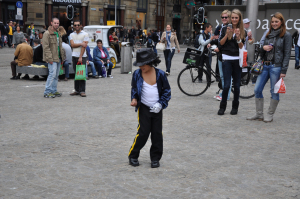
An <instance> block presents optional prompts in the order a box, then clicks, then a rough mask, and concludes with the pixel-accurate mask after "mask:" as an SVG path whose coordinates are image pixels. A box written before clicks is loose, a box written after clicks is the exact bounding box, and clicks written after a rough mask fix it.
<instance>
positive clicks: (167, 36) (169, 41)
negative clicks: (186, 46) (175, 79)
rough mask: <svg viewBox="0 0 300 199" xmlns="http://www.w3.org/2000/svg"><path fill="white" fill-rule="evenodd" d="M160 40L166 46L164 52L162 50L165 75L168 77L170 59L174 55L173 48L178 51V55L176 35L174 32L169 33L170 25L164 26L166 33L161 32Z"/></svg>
mask: <svg viewBox="0 0 300 199" xmlns="http://www.w3.org/2000/svg"><path fill="white" fill-rule="evenodd" d="M161 38H162V39H161V42H162V43H165V46H166V50H164V56H165V61H166V74H167V75H170V73H171V65H172V59H173V56H174V53H175V46H176V47H177V49H178V53H180V47H179V42H178V40H177V36H176V34H175V33H174V32H171V25H167V26H166V31H165V32H163V34H162V36H161Z"/></svg>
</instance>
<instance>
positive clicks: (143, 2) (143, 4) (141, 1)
mask: <svg viewBox="0 0 300 199" xmlns="http://www.w3.org/2000/svg"><path fill="white" fill-rule="evenodd" d="M136 4H137V9H138V10H146V11H147V0H138V1H137V2H136Z"/></svg>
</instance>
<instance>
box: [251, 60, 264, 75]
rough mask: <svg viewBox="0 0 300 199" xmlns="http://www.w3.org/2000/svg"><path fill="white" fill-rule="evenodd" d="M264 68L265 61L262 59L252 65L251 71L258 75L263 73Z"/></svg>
mask: <svg viewBox="0 0 300 199" xmlns="http://www.w3.org/2000/svg"><path fill="white" fill-rule="evenodd" d="M263 68H264V61H263V60H261V59H260V60H258V61H256V62H255V63H254V64H253V65H252V67H251V69H250V73H251V74H252V75H255V76H258V75H260V74H261V72H262V70H263Z"/></svg>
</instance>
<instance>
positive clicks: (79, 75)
mask: <svg viewBox="0 0 300 199" xmlns="http://www.w3.org/2000/svg"><path fill="white" fill-rule="evenodd" d="M85 73H86V72H85V65H83V64H82V63H81V65H79V62H78V63H77V65H76V73H75V80H86V74H85Z"/></svg>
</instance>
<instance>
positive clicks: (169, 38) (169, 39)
mask: <svg viewBox="0 0 300 199" xmlns="http://www.w3.org/2000/svg"><path fill="white" fill-rule="evenodd" d="M171 34H172V33H171V31H166V38H167V48H171Z"/></svg>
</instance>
